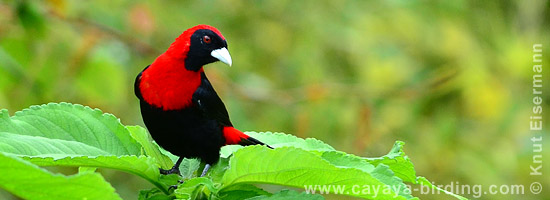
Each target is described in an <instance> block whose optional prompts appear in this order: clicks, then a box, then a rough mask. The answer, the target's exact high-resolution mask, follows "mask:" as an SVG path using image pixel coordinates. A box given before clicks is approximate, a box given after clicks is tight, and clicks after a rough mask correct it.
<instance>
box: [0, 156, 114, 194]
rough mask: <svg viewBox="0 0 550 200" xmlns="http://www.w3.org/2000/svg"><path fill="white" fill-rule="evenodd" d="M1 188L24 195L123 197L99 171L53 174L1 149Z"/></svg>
mask: <svg viewBox="0 0 550 200" xmlns="http://www.w3.org/2000/svg"><path fill="white" fill-rule="evenodd" d="M0 188H3V189H5V190H7V191H9V192H11V193H13V194H15V195H17V196H19V197H21V198H24V199H31V200H40V199H45V200H49V199H121V198H120V196H118V195H117V194H116V193H115V189H114V188H113V187H112V186H111V185H110V184H109V183H107V182H106V181H105V180H104V179H103V177H101V175H100V174H98V173H92V172H89V173H83V174H77V175H73V176H63V175H60V174H52V173H50V172H48V171H46V170H44V169H40V168H39V167H37V166H35V165H33V164H31V163H29V162H27V161H25V160H22V159H20V158H17V157H14V156H9V155H5V154H3V153H0Z"/></svg>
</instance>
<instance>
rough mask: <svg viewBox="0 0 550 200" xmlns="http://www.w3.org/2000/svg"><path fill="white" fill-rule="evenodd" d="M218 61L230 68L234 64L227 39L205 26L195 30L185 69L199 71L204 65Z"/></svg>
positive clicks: (215, 30)
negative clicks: (228, 49)
mask: <svg viewBox="0 0 550 200" xmlns="http://www.w3.org/2000/svg"><path fill="white" fill-rule="evenodd" d="M218 60H219V61H222V62H223V63H226V64H228V65H229V66H231V64H232V60H231V56H230V55H229V51H227V42H226V41H225V38H224V37H223V36H222V35H221V33H220V32H219V31H218V30H217V29H215V28H213V27H208V26H205V27H203V28H201V29H197V30H195V32H193V34H192V35H191V37H190V45H189V51H188V52H187V56H186V58H185V68H187V69H188V70H193V71H198V70H199V69H200V68H201V67H202V66H203V65H206V64H209V63H213V62H216V61H218Z"/></svg>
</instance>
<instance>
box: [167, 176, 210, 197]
mask: <svg viewBox="0 0 550 200" xmlns="http://www.w3.org/2000/svg"><path fill="white" fill-rule="evenodd" d="M217 191H218V188H216V187H214V183H213V182H212V180H210V179H208V178H206V177H197V178H193V179H189V180H187V181H185V182H183V183H182V184H180V185H178V189H176V190H175V191H174V193H175V194H176V198H178V199H189V200H191V199H197V198H198V197H199V196H200V195H210V194H211V193H216V192H217Z"/></svg>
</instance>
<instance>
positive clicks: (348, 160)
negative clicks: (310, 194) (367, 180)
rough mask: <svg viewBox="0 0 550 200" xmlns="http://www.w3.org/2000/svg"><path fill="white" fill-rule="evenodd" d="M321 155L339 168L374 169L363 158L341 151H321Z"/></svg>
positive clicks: (368, 170) (365, 170)
mask: <svg viewBox="0 0 550 200" xmlns="http://www.w3.org/2000/svg"><path fill="white" fill-rule="evenodd" d="M321 157H322V158H323V159H325V160H327V161H329V162H330V163H331V164H333V165H335V166H337V167H341V168H355V169H360V170H363V171H364V172H367V173H369V172H372V171H373V170H374V165H372V164H370V163H368V162H367V161H365V159H363V158H361V157H359V156H355V155H351V154H347V153H344V152H341V151H327V152H322V154H321Z"/></svg>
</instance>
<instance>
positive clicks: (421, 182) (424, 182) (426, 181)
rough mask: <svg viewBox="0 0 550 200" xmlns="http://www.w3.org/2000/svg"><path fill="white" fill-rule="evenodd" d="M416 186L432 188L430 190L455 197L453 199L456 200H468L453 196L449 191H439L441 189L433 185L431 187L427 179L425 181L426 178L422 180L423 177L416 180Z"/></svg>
mask: <svg viewBox="0 0 550 200" xmlns="http://www.w3.org/2000/svg"><path fill="white" fill-rule="evenodd" d="M417 184H419V185H423V186H427V187H430V188H432V189H434V190H437V191H440V192H443V193H445V194H447V195H450V196H453V197H455V198H457V199H460V200H468V199H467V198H464V197H462V196H460V195H457V194H454V193H452V192H449V191H447V190H444V189H441V188H439V187H437V186H435V185H432V183H431V182H430V181H429V180H428V179H426V178H424V177H422V176H419V177H418V178H417Z"/></svg>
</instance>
